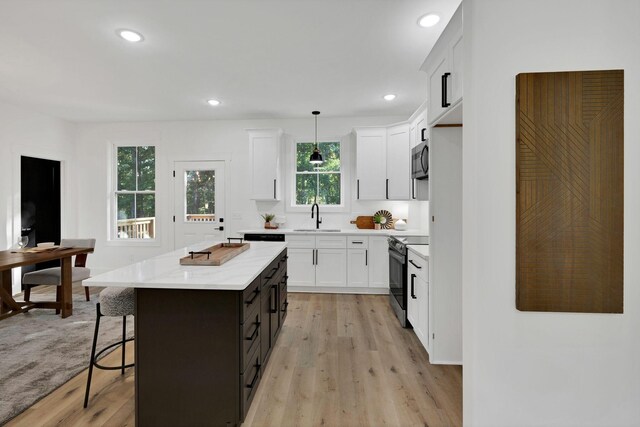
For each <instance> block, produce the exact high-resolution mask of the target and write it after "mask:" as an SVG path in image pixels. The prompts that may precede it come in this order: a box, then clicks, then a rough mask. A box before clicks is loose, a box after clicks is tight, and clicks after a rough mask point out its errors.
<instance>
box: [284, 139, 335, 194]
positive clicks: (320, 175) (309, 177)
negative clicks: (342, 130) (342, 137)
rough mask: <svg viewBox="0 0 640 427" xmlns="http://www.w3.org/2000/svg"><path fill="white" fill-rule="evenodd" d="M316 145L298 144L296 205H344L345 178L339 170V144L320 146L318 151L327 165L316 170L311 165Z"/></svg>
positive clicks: (309, 143)
mask: <svg viewBox="0 0 640 427" xmlns="http://www.w3.org/2000/svg"><path fill="white" fill-rule="evenodd" d="M314 147H315V144H314V143H313V142H298V143H297V144H296V194H295V200H296V205H298V206H304V205H312V204H313V203H318V204H319V205H328V206H336V205H340V204H342V194H341V191H342V185H341V184H342V174H341V166H340V142H319V143H318V148H319V150H320V153H321V154H322V157H323V160H324V162H323V163H322V164H321V165H320V167H316V166H315V165H314V164H312V163H310V162H309V157H310V156H311V153H313V149H314Z"/></svg>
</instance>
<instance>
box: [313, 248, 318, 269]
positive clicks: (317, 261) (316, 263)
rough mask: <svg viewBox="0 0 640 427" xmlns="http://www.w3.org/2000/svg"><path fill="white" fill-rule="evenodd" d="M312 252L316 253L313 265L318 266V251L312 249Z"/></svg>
mask: <svg viewBox="0 0 640 427" xmlns="http://www.w3.org/2000/svg"><path fill="white" fill-rule="evenodd" d="M313 251H314V252H315V253H316V263H315V265H318V250H317V249H314V250H313Z"/></svg>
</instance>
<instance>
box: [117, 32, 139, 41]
mask: <svg viewBox="0 0 640 427" xmlns="http://www.w3.org/2000/svg"><path fill="white" fill-rule="evenodd" d="M116 34H118V35H119V36H120V37H122V38H123V39H125V40H126V41H128V42H131V43H138V42H141V41H142V40H144V37H142V34H140V33H138V32H135V31H133V30H118V31H116Z"/></svg>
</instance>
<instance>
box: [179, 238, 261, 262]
mask: <svg viewBox="0 0 640 427" xmlns="http://www.w3.org/2000/svg"><path fill="white" fill-rule="evenodd" d="M247 249H249V243H218V244H217V245H213V246H211V247H208V248H206V249H203V250H202V251H199V252H189V255H187V256H186V257H183V258H180V265H213V266H217V265H222V264H224V263H225V262H227V261H229V260H230V259H231V258H233V257H236V256H238V255H240V254H241V253H242V252H244V251H246V250H247Z"/></svg>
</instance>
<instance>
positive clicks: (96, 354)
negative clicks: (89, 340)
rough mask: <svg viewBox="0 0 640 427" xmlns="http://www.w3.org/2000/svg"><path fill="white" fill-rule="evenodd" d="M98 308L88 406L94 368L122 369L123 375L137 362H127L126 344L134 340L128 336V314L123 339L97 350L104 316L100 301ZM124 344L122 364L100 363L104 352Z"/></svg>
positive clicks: (123, 317)
mask: <svg viewBox="0 0 640 427" xmlns="http://www.w3.org/2000/svg"><path fill="white" fill-rule="evenodd" d="M96 308H97V311H98V316H97V318H96V329H95V332H94V334H93V345H92V347H91V360H90V361H89V373H88V375H87V389H86V391H85V394H84V407H85V408H86V407H87V405H88V404H89V392H90V390H91V378H92V376H93V368H94V367H96V368H98V369H106V370H116V369H118V370H120V372H121V375H124V371H125V369H127V368H131V367H133V366H134V365H135V363H130V364H128V365H127V364H125V359H126V344H127V342H129V341H133V340H134V338H127V316H122V340H118V341H116V342H114V343H113V344H110V345H108V346H106V347H104V348H103V349H101V350H100V351H98V352H96V347H97V344H98V333H99V331H100V318H101V317H104V315H103V314H102V313H101V311H100V303H98V304H96ZM117 346H122V364H121V365H120V366H104V365H101V364H100V363H98V358H99V357H100V355H102V354H103V353H104V352H106V351H108V350H109V349H111V348H114V347H117Z"/></svg>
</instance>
